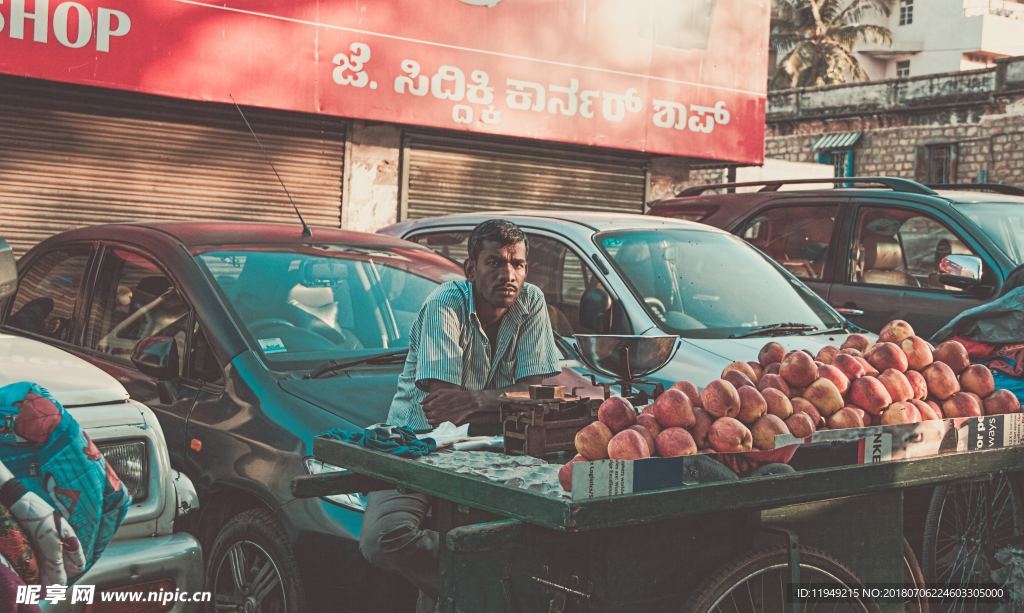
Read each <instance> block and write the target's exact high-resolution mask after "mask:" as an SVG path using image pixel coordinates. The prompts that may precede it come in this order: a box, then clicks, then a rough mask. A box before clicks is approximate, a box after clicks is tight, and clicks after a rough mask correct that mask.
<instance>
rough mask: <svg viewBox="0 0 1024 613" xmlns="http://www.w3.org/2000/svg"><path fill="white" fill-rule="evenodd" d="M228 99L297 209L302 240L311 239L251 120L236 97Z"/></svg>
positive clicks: (310, 231) (304, 222) (311, 233)
mask: <svg viewBox="0 0 1024 613" xmlns="http://www.w3.org/2000/svg"><path fill="white" fill-rule="evenodd" d="M228 97H229V98H231V104H234V105H235V108H236V109H238V114H239V115H241V116H242V121H244V122H245V127H247V128H249V134H252V138H253V140H255V141H256V144H257V145H259V147H260V151H262V152H263V157H265V158H266V159H267V164H269V165H270V169H271V170H273V171H274V176H276V177H277V180H278V182H280V183H281V187H282V188H284V193H285V195H286V196H288V202H291V203H292V208H293V209H295V214H296V215H297V216H298V217H299V222H301V223H302V238H309V237H311V236H313V231H312V230H310V229H309V226H308V225H306V220H305V219H303V218H302V213H300V212H299V207H298V205H296V204H295V200H293V199H292V195H291V193H289V191H288V186H287V185H285V184H284V180H283V179H281V175H280V174H278V172H277V168H274V162H273V160H271V159H270V154H269V153H267V150H266V148H264V147H263V143H261V142H260V137H258V136H256V131H255V130H253V129H252V125H251V124H250V123H249V119H248V118H246V116H245V113H243V112H242V107H240V106H238V103H237V102H235V97H234V96H232V95H231V94H228Z"/></svg>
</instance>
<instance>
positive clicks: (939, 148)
mask: <svg viewBox="0 0 1024 613" xmlns="http://www.w3.org/2000/svg"><path fill="white" fill-rule="evenodd" d="M956 158H957V145H956V144H955V143H944V144H941V145H921V146H919V147H918V148H917V168H916V169H915V172H914V175H915V176H914V178H915V179H917V180H918V181H923V182H924V183H926V184H928V185H936V184H941V183H956Z"/></svg>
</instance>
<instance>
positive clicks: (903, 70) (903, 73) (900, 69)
mask: <svg viewBox="0 0 1024 613" xmlns="http://www.w3.org/2000/svg"><path fill="white" fill-rule="evenodd" d="M909 76H910V60H903V61H902V62H896V78H897V79H906V78H907V77H909Z"/></svg>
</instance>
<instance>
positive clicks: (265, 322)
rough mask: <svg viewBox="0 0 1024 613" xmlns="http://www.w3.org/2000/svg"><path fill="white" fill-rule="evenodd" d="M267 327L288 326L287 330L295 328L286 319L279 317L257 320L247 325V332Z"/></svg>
mask: <svg viewBox="0 0 1024 613" xmlns="http://www.w3.org/2000/svg"><path fill="white" fill-rule="evenodd" d="M267 326H288V327H289V328H295V327H297V326H296V325H295V324H293V323H292V322H290V321H288V320H287V319H282V318H280V317H264V318H263V319H257V320H256V321H254V322H252V323H251V324H249V330H250V331H255V330H256V328H264V327H267Z"/></svg>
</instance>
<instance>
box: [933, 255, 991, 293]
mask: <svg viewBox="0 0 1024 613" xmlns="http://www.w3.org/2000/svg"><path fill="white" fill-rule="evenodd" d="M938 269H939V282H940V283H942V284H943V285H951V286H953V287H958V288H960V289H970V288H972V287H975V286H977V285H979V284H980V283H981V275H982V272H983V270H982V262H981V258H979V257H978V256H976V255H964V254H951V255H947V256H945V257H944V258H942V259H941V260H939V266H938Z"/></svg>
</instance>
